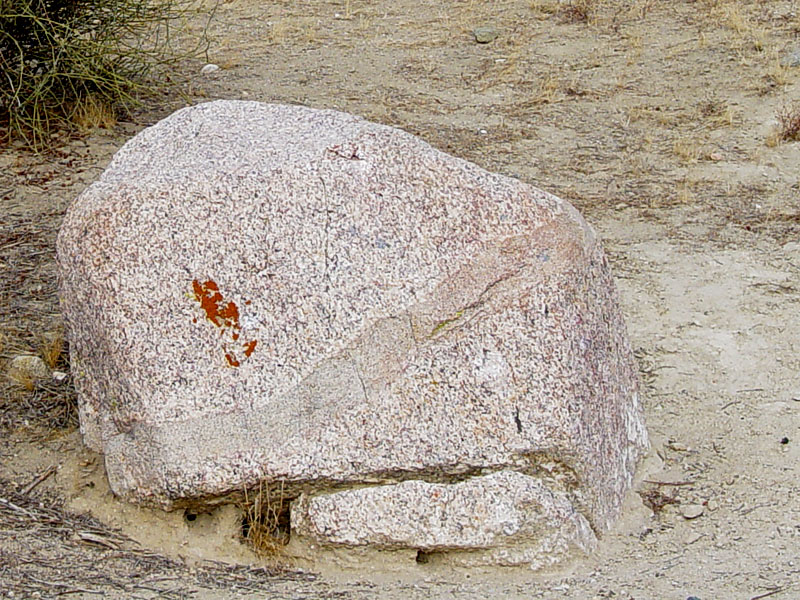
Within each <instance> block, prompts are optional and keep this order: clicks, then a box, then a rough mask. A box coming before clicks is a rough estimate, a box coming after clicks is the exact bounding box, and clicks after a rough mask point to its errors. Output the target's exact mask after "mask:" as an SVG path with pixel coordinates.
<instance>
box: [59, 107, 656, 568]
mask: <svg viewBox="0 0 800 600" xmlns="http://www.w3.org/2000/svg"><path fill="white" fill-rule="evenodd" d="M58 262H59V268H60V285H61V304H62V309H63V312H64V315H65V318H66V321H67V327H68V334H69V340H70V350H71V360H72V369H73V376H74V380H75V385H76V387H77V390H78V394H79V399H80V417H81V431H82V432H83V436H84V440H85V442H86V444H87V445H88V446H90V447H91V448H93V449H95V450H98V451H100V452H103V453H104V454H105V459H106V468H107V472H108V476H109V480H110V482H111V486H112V489H113V490H114V491H115V493H117V494H118V495H120V496H122V497H123V498H126V499H128V500H131V501H134V502H139V503H149V504H158V505H161V506H163V507H165V508H172V507H174V506H180V505H181V504H186V503H194V504H197V503H203V502H214V501H218V500H219V499H220V497H223V496H225V495H226V494H229V493H231V492H235V491H237V490H241V489H243V488H244V487H247V486H253V485H256V484H257V483H258V482H260V481H267V482H281V484H282V485H284V486H285V489H286V490H288V492H287V493H288V494H289V495H290V497H292V498H296V500H295V502H293V504H292V508H291V522H292V525H293V530H292V531H293V533H292V535H293V536H295V537H298V536H299V538H300V539H308V540H311V541H313V542H314V543H318V544H319V543H321V544H323V545H332V546H336V545H343V546H361V545H364V546H374V547H380V548H404V547H406V548H408V547H410V548H418V549H420V550H421V551H425V552H427V551H436V552H445V553H446V552H448V551H453V552H454V553H455V554H454V556H455V555H458V553H459V552H461V551H464V552H466V553H467V554H466V555H467V556H469V557H472V558H471V559H470V560H471V561H472V562H473V563H474V562H499V563H503V562H508V563H530V564H533V565H538V564H546V563H547V562H549V561H550V560H551V558H550V557H552V556H558V555H560V554H561V553H564V552H567V551H568V549H569V548H571V547H578V548H584V549H586V548H590V547H591V546H592V544H593V542H594V539H595V534H596V533H600V532H602V531H603V530H604V529H606V528H607V527H608V526H609V525H610V524H611V523H612V522H613V520H614V519H615V518H616V516H617V515H618V512H619V509H620V506H621V503H622V500H623V497H624V495H625V493H626V491H627V490H628V488H629V487H630V484H631V480H632V475H633V472H634V468H635V464H636V460H637V458H638V457H639V456H640V454H641V452H642V450H643V449H644V448H645V447H646V446H647V434H646V430H645V428H644V425H643V420H642V411H641V407H640V404H639V397H638V390H637V380H636V371H635V366H634V362H633V359H632V356H631V350H630V348H629V345H628V342H627V339H626V334H625V327H624V324H623V322H622V319H621V316H620V312H619V309H618V306H617V301H616V294H615V291H614V286H613V282H612V279H611V276H610V274H609V269H608V265H607V262H606V259H605V257H604V255H603V252H602V249H601V247H600V244H599V242H598V240H597V238H596V237H595V234H594V232H593V231H592V229H591V228H590V227H589V226H588V225H587V224H586V223H585V222H584V221H583V219H582V218H581V216H580V215H579V214H578V213H577V211H576V210H575V209H574V208H573V207H572V206H570V205H569V204H568V203H566V202H564V201H561V200H559V199H558V198H555V197H554V196H551V195H549V194H546V193H544V192H542V191H539V190H537V189H535V188H533V187H531V186H528V185H526V184H523V183H521V182H519V181H517V180H514V179H510V178H507V177H503V176H500V175H496V174H492V173H488V172H486V171H484V170H482V169H480V168H479V167H477V166H475V165H473V164H470V163H467V162H465V161H462V160H459V159H456V158H454V157H451V156H448V155H446V154H443V153H441V152H438V151H436V150H434V149H433V148H431V147H430V146H428V145H427V144H426V143H424V142H422V141H421V140H419V139H418V138H415V137H414V136H412V135H409V134H407V133H404V132H402V131H399V130H397V129H393V128H389V127H385V126H381V125H377V124H374V123H370V122H367V121H364V120H363V119H360V118H358V117H354V116H351V115H347V114H343V113H339V112H334V111H319V110H311V109H307V108H303V107H297V106H280V105H265V104H259V103H255V102H229V101H221V102H212V103H208V104H204V105H201V106H196V107H192V108H187V109H184V110H181V111H178V112H177V113H175V114H173V115H172V116H170V117H169V118H167V119H165V120H163V121H161V122H160V123H158V124H157V125H155V126H154V127H151V128H149V129H147V130H145V131H143V132H141V133H140V134H139V135H137V136H136V137H135V138H134V139H132V140H131V141H129V142H128V143H127V144H126V145H125V146H124V147H123V148H122V149H121V150H120V151H119V152H118V153H117V155H116V156H115V157H114V159H113V161H112V162H111V164H110V165H109V167H108V168H107V170H106V171H105V172H104V173H103V175H102V176H101V178H100V180H99V181H97V182H96V183H94V184H93V185H92V186H91V187H89V188H88V189H87V190H86V191H85V192H84V193H83V194H82V195H81V196H80V197H79V198H78V199H77V200H76V201H75V202H74V203H73V205H72V206H71V207H70V209H69V211H68V213H67V216H66V218H65V220H64V224H63V227H62V230H61V233H60V235H59V239H58ZM434 524H438V525H436V526H434ZM465 560H466V559H465Z"/></svg>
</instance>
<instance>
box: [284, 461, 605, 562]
mask: <svg viewBox="0 0 800 600" xmlns="http://www.w3.org/2000/svg"><path fill="white" fill-rule="evenodd" d="M291 516H292V531H293V532H295V533H296V534H298V535H300V536H304V537H307V538H310V540H311V543H318V544H339V545H343V546H367V545H369V546H376V547H381V548H388V549H391V548H417V549H419V550H422V551H424V552H437V551H440V550H445V551H447V552H448V554H450V555H451V560H450V561H449V562H451V563H456V564H463V565H472V566H474V565H480V564H502V565H519V564H530V565H534V566H535V567H537V568H538V567H544V566H547V565H550V564H553V563H555V562H558V560H559V559H561V558H563V557H564V556H565V555H567V554H568V553H569V552H570V551H571V549H572V548H579V549H581V550H583V551H585V552H588V551H590V550H592V549H593V548H594V547H595V545H596V541H597V539H596V537H595V534H594V532H593V531H592V529H591V527H590V525H589V523H588V522H587V521H586V519H585V518H584V517H583V516H582V515H581V514H580V513H578V512H577V511H576V510H575V507H574V506H573V505H572V504H571V503H570V501H569V499H568V498H567V496H566V494H565V493H563V492H557V491H553V490H551V489H549V488H548V487H547V486H545V485H544V484H543V483H542V482H541V481H540V480H539V479H537V478H536V477H531V476H529V475H524V474H522V473H518V472H516V471H499V472H497V473H492V474H490V475H483V476H480V475H479V476H475V477H472V478H470V479H467V480H465V481H462V482H459V483H452V484H442V483H428V482H424V481H419V480H414V481H404V482H402V483H398V484H394V485H379V486H374V487H366V488H360V489H354V490H347V491H343V492H338V493H333V494H327V495H321V496H306V495H302V496H301V497H300V499H299V500H298V501H296V502H295V503H294V505H293V506H292V513H291ZM475 550H482V551H483V552H474V551H475ZM465 551H468V552H465Z"/></svg>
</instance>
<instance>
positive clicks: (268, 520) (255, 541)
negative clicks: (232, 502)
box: [241, 482, 290, 558]
mask: <svg viewBox="0 0 800 600" xmlns="http://www.w3.org/2000/svg"><path fill="white" fill-rule="evenodd" d="M289 503H290V499H289V498H286V497H285V495H284V489H283V482H281V484H280V487H279V488H278V489H277V490H275V489H274V488H271V487H270V486H269V484H267V483H264V482H261V483H260V484H259V486H258V488H256V489H255V490H250V491H248V490H247V489H245V490H244V500H243V502H242V504H241V508H242V511H243V515H242V538H243V539H244V540H245V541H246V542H247V543H248V544H249V545H250V546H251V547H252V548H253V550H254V551H255V552H256V554H258V555H259V556H261V557H265V558H279V557H280V556H281V555H282V554H283V548H284V546H286V544H288V543H289Z"/></svg>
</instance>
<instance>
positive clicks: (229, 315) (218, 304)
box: [192, 279, 258, 367]
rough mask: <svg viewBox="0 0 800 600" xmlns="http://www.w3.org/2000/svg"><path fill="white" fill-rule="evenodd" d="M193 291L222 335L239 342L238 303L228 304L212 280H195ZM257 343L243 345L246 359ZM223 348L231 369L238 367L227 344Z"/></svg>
mask: <svg viewBox="0 0 800 600" xmlns="http://www.w3.org/2000/svg"><path fill="white" fill-rule="evenodd" d="M192 290H193V291H194V297H195V299H196V300H197V301H198V302H199V303H200V308H202V309H203V312H205V313H206V317H207V318H208V320H209V321H211V322H212V323H213V324H214V325H216V326H217V327H219V328H220V335H230V336H231V339H232V340H233V341H234V342H238V341H239V337H240V334H239V331H240V330H241V326H240V325H239V308H238V307H237V306H236V303H234V302H230V301H227V302H226V301H225V298H223V296H222V293H221V292H220V291H219V286H218V285H217V284H216V282H215V281H212V280H211V279H209V280H207V281H205V282H204V283H200V282H199V281H198V280H197V279H195V280H193V281H192ZM249 304H250V301H249V300H245V305H249ZM192 322H193V323H197V318H193V319H192ZM257 343H258V342H257V341H256V340H253V341H251V342H245V343H244V344H243V345H242V348H244V356H245V358H250V355H251V354H252V353H253V350H255V348H256V344H257ZM223 348H224V350H225V360H226V361H227V362H228V365H230V366H231V367H238V366H239V365H240V362H239V360H238V359H237V358H236V354H234V353H233V352H232V351H229V350H228V348H227V346H226V345H225V344H223Z"/></svg>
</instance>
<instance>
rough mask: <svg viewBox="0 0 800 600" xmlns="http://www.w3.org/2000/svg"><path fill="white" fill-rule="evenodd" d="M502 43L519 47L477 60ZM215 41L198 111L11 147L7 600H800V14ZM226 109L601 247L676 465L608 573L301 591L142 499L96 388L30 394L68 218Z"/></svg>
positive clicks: (649, 13)
mask: <svg viewBox="0 0 800 600" xmlns="http://www.w3.org/2000/svg"><path fill="white" fill-rule="evenodd" d="M189 26H190V27H195V28H197V27H199V26H200V25H199V22H198V23H190V24H189ZM479 26H489V27H492V28H494V29H495V30H496V33H497V37H496V39H494V40H493V41H491V42H490V43H485V44H479V43H477V42H476V40H475V37H474V35H473V34H472V31H473V30H474V29H475V28H476V27H479ZM211 35H212V36H213V43H212V45H211V48H210V50H209V54H208V57H207V59H208V62H211V63H214V64H217V65H218V66H220V67H221V68H220V69H219V70H217V71H215V72H213V73H210V74H201V72H200V69H201V67H202V66H203V64H204V63H203V62H197V61H187V62H186V63H184V64H183V65H182V66H181V68H180V72H176V74H175V75H176V78H179V77H180V76H185V77H187V78H188V81H189V82H188V84H187V85H186V87H185V88H184V90H183V95H176V94H175V93H173V92H171V93H169V94H166V95H164V97H163V99H160V100H158V102H156V101H154V100H152V99H151V100H148V102H147V104H146V105H145V108H143V109H142V110H140V111H138V112H136V113H135V114H134V115H132V116H131V117H129V118H126V119H125V120H124V121H121V122H119V123H118V124H117V125H116V126H115V127H114V128H113V129H112V130H99V129H98V130H95V131H94V132H92V133H90V134H87V135H85V136H83V137H80V138H75V137H71V138H66V137H65V138H62V139H60V140H56V142H55V143H54V147H53V149H52V152H50V153H48V154H46V155H42V156H33V155H31V154H29V153H26V152H24V151H23V150H22V149H21V148H19V147H11V148H5V149H0V152H1V153H0V202H1V203H2V204H0V375H2V379H3V381H2V384H0V458H2V460H1V461H0V597H3V598H6V597H7V598H49V597H56V596H59V597H60V596H66V597H69V598H94V597H98V596H99V595H103V594H106V595H108V596H109V597H115V598H162V597H163V598H189V597H191V598H201V599H206V598H208V599H211V598H235V597H248V598H390V599H391V598H396V599H400V598H403V599H404V598H442V599H443V598H476V599H477V598H485V597H490V596H491V597H500V598H571V599H587V598H589V599H592V598H614V599H616V600H628V599H632V598H635V599H637V600H641V599H669V598H675V599H681V600H683V599H686V598H688V597H690V596H695V597H697V598H700V599H702V600H711V599H717V600H720V599H751V600H755V599H760V598H767V597H769V598H774V599H775V600H778V599H787V600H788V599H791V598H798V597H800V478H799V477H798V465H799V464H800V168H799V165H800V143H798V142H796V141H791V140H781V139H780V135H776V132H777V133H778V134H779V133H780V125H781V123H780V120H779V119H778V117H779V116H780V115H786V114H787V111H789V112H790V111H791V107H792V102H793V101H794V102H796V101H797V99H798V98H800V88H798V75H800V67H793V66H789V65H790V64H791V62H790V61H789V56H790V54H791V53H792V51H793V50H797V51H798V52H800V50H798V48H800V39H799V38H800V3H798V2H797V1H795V0H791V1H789V0H736V1H734V0H695V1H691V0H680V1H677V0H676V1H674V2H656V1H655V0H605V1H602V0H596V1H594V2H592V1H589V0H583V1H578V0H574V1H572V2H570V1H560V2H559V1H558V0H525V1H513V0H496V1H493V2H489V1H485V2H477V1H470V0H461V1H452V2H427V1H420V0H416V1H412V0H395V1H392V2H390V1H386V0H370V1H367V0H340V1H338V2H333V1H325V0H313V1H312V0H295V1H288V0H282V1H276V2H261V1H257V0H232V1H230V2H226V3H224V4H221V5H220V6H219V7H218V10H217V15H216V18H215V20H214V22H213V24H212V28H211ZM217 98H228V99H250V100H260V101H264V102H284V103H299V104H303V105H308V106H312V107H320V108H335V109H339V110H344V111H348V112H352V113H356V114H359V115H363V116H365V117H367V118H368V119H371V120H375V121H378V122H381V123H386V124H390V125H394V126H397V127H401V128H403V129H405V130H407V131H410V132H412V133H414V134H417V135H419V136H421V137H422V138H423V139H425V140H427V141H428V142H430V143H431V144H432V145H434V146H436V147H437V148H440V149H441V150H444V151H446V152H449V153H452V154H454V155H457V156H459V157H462V158H465V159H468V160H471V161H473V162H475V163H477V164H479V165H481V166H483V167H485V168H487V169H489V170H492V171H497V172H500V173H504V174H508V175H511V176H514V177H518V178H520V179H522V180H524V181H527V182H530V183H532V184H534V185H536V186H538V187H541V188H543V189H545V190H548V191H550V192H553V193H555V194H557V195H559V196H561V197H563V198H565V199H568V200H570V201H572V202H573V203H574V204H575V205H576V206H577V207H578V208H579V209H580V210H581V211H582V212H583V214H584V215H585V216H586V217H587V219H588V220H589V221H590V222H591V223H592V224H593V225H594V226H595V227H596V228H597V230H598V231H599V233H600V234H601V237H602V238H603V240H604V243H605V247H606V249H607V252H608V254H609V256H610V258H611V262H612V266H613V269H614V272H615V275H616V278H617V281H618V285H619V289H620V292H621V299H622V304H623V308H624V311H625V314H626V317H627V322H628V327H629V330H630V336H631V338H632V342H633V346H634V348H635V352H636V356H637V358H638V360H639V364H640V367H641V378H642V381H643V384H644V385H643V387H644V390H645V403H646V412H647V422H648V427H649V430H650V432H651V436H652V441H653V447H652V451H651V453H650V456H649V457H648V459H647V460H646V461H645V463H644V464H643V466H642V469H641V470H640V477H639V481H638V483H637V487H636V489H635V491H634V492H633V493H632V494H631V496H630V499H629V502H628V505H627V507H626V513H625V516H624V517H623V519H622V520H621V521H620V523H619V525H618V526H617V527H616V528H615V529H614V530H613V531H611V532H609V533H608V534H607V535H606V536H605V537H604V539H603V540H602V543H601V546H600V549H599V550H598V552H597V553H596V554H595V555H594V556H591V557H577V558H576V559H575V561H573V562H572V563H570V564H569V565H565V566H564V567H563V568H561V569H559V570H554V571H552V572H547V573H535V574H532V573H527V572H523V571H521V570H519V569H494V570H488V571H478V570H473V571H469V572H450V573H443V572H437V571H435V570H432V569H428V568H427V566H426V565H424V564H410V565H404V566H403V568H402V569H400V568H399V567H397V566H396V565H386V564H383V565H375V564H371V563H369V562H364V564H362V565H358V564H356V565H352V566H351V568H350V569H349V570H344V571H336V572H334V571H331V570H325V569H321V571H320V570H317V571H319V572H313V571H315V570H314V569H312V570H308V569H305V570H302V571H298V570H296V569H289V570H286V569H283V570H281V569H278V568H275V565H276V560H275V559H274V558H267V559H263V558H262V559H259V558H258V557H256V556H255V555H254V554H253V553H252V552H251V551H250V550H249V549H248V548H246V547H245V546H243V545H241V544H240V543H239V541H238V539H237V534H238V532H239V530H240V527H239V525H238V523H239V519H240V518H239V515H238V513H237V512H236V510H235V509H234V508H232V507H231V508H228V509H223V510H221V511H219V512H218V513H217V514H213V515H196V516H195V515H185V514H177V513H173V514H163V513H157V512H153V511H145V510H142V509H139V508H136V507H133V506H128V505H124V504H123V503H120V502H118V501H117V500H115V499H114V497H113V496H112V495H111V493H110V492H109V490H108V487H107V485H106V483H105V476H104V472H103V465H102V457H101V456H98V455H95V454H93V453H91V452H89V451H88V450H86V449H84V448H83V447H82V446H81V442H80V436H79V434H78V433H77V431H76V429H75V426H76V423H75V410H74V402H75V398H74V391H73V390H72V389H71V387H70V384H69V380H68V379H67V381H65V382H64V383H52V384H47V385H30V382H22V383H23V384H25V383H28V384H29V385H28V387H26V386H25V385H20V384H19V382H15V381H12V380H10V379H8V378H7V377H5V374H6V372H7V370H8V363H9V362H10V359H12V358H13V357H14V356H16V355H18V354H23V353H33V354H37V353H38V354H41V355H43V356H44V357H45V358H46V359H47V360H48V361H49V362H50V363H51V364H52V365H54V366H55V367H56V368H57V369H60V370H64V371H66V370H67V369H68V366H67V365H66V363H65V358H64V355H63V353H62V354H59V351H58V338H59V328H60V316H59V312H58V304H57V297H56V280H55V264H54V240H55V236H56V233H57V231H58V227H59V224H60V222H61V219H62V216H63V214H64V211H65V209H66V207H67V205H68V204H69V202H70V201H72V199H74V198H75V197H76V196H77V195H78V194H79V193H80V192H81V190H83V189H84V187H85V186H86V185H88V184H89V183H90V182H91V181H93V180H94V179H95V178H96V177H97V176H98V175H99V173H100V172H101V171H102V169H103V168H104V166H105V165H106V164H107V163H108V161H109V159H110V158H111V156H112V154H113V153H114V152H115V151H116V150H117V149H118V148H119V147H120V146H121V145H122V144H123V143H124V142H125V141H126V140H128V139H130V137H132V136H133V135H134V134H135V133H137V132H138V131H140V130H141V129H142V128H144V127H146V126H148V125H150V124H152V123H154V122H156V121H157V120H159V119H160V118H162V117H164V116H165V115H167V114H169V113H170V112H171V111H172V110H174V109H176V108H178V107H180V106H182V105H184V104H186V103H197V102H203V101H207V100H210V99H217ZM795 108H796V110H797V111H798V112H799V113H800V108H798V106H797V105H795ZM53 340H55V342H54V341H53ZM212 561H233V562H236V563H239V566H230V565H228V564H224V563H222V562H212ZM295 566H296V565H290V567H295ZM395 567H397V568H395Z"/></svg>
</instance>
